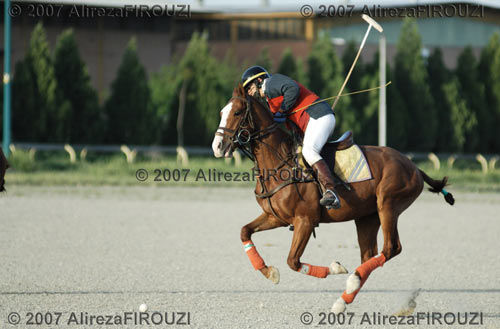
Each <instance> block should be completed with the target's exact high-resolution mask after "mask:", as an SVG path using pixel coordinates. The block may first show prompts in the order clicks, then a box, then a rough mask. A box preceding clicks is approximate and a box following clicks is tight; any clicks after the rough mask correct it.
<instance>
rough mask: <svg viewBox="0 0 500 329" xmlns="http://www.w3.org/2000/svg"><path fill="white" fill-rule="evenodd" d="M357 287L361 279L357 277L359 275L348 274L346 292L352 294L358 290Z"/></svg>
mask: <svg viewBox="0 0 500 329" xmlns="http://www.w3.org/2000/svg"><path fill="white" fill-rule="evenodd" d="M359 287H361V279H360V278H359V276H357V275H356V273H353V274H351V275H349V277H348V278H347V284H346V288H345V292H346V294H348V295H349V294H352V293H353V292H355V291H356V290H358V289H359Z"/></svg>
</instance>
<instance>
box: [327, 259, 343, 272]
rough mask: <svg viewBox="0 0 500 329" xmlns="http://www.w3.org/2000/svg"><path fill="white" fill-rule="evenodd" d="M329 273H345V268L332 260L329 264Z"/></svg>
mask: <svg viewBox="0 0 500 329" xmlns="http://www.w3.org/2000/svg"><path fill="white" fill-rule="evenodd" d="M329 270H330V274H346V273H347V269H346V268H345V267H344V266H342V265H341V264H340V263H339V262H336V261H333V263H331V264H330V268H329Z"/></svg>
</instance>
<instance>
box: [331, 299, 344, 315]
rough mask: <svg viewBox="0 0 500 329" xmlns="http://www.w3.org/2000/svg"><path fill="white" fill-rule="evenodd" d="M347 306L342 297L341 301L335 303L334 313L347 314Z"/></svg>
mask: <svg viewBox="0 0 500 329" xmlns="http://www.w3.org/2000/svg"><path fill="white" fill-rule="evenodd" d="M345 306H346V304H345V301H344V300H343V299H342V297H339V299H337V300H336V301H335V303H333V306H332V312H333V313H335V314H339V313H343V312H345Z"/></svg>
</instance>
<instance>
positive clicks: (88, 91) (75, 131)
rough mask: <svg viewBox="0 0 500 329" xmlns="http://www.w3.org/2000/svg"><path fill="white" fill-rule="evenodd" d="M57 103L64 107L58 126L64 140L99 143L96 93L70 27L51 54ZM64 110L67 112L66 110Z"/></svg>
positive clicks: (101, 138)
mask: <svg viewBox="0 0 500 329" xmlns="http://www.w3.org/2000/svg"><path fill="white" fill-rule="evenodd" d="M54 59H55V61H54V69H55V77H56V80H57V85H58V98H59V101H58V103H59V104H60V105H59V106H63V107H65V110H64V112H63V111H61V112H62V113H64V114H65V116H64V117H62V118H60V121H58V122H59V125H60V126H62V127H64V132H63V133H62V137H63V140H64V141H65V142H71V143H89V142H102V141H103V140H104V136H101V135H100V134H102V128H103V127H101V117H100V111H99V105H98V100H97V93H96V92H95V90H94V89H93V88H92V86H91V85H90V76H89V74H88V71H87V66H86V65H85V63H84V62H83V60H82V59H81V57H80V54H79V52H78V46H77V43H76V40H75V37H74V33H73V30H71V29H68V30H66V31H64V32H63V33H62V34H61V35H60V36H59V38H58V41H57V44H56V49H55V55H54ZM66 111H67V112H66Z"/></svg>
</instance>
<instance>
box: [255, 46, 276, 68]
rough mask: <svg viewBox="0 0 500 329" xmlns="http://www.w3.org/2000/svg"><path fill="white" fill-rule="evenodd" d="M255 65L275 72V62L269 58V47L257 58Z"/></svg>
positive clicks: (263, 49) (262, 50)
mask: <svg viewBox="0 0 500 329" xmlns="http://www.w3.org/2000/svg"><path fill="white" fill-rule="evenodd" d="M255 65H259V66H262V67H263V68H265V69H266V70H267V71H268V72H272V71H273V62H272V61H271V57H269V47H264V48H262V49H261V51H260V52H259V55H257V58H256V59H255Z"/></svg>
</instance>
